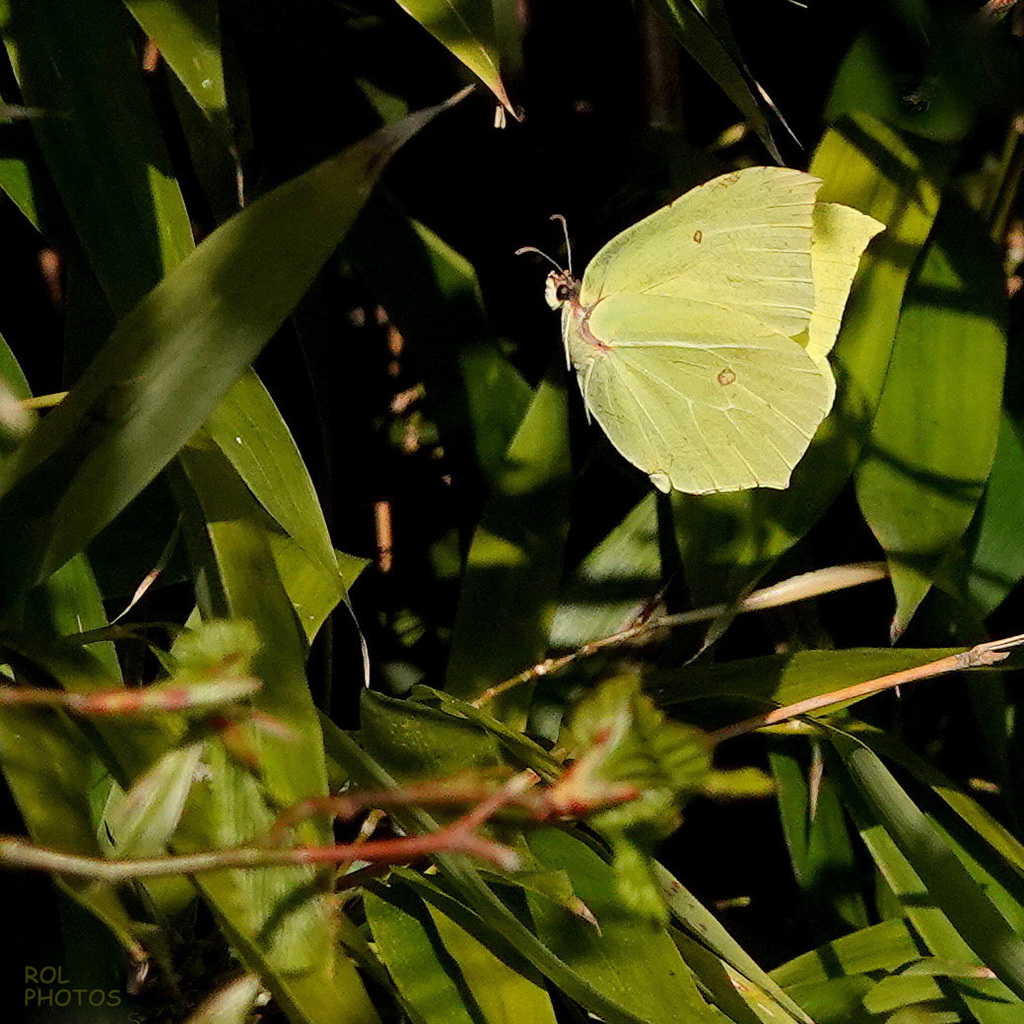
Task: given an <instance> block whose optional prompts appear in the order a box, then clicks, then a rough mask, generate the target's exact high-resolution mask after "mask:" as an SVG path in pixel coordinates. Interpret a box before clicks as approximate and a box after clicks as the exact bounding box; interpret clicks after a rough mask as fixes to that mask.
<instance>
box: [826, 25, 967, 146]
mask: <svg viewBox="0 0 1024 1024" xmlns="http://www.w3.org/2000/svg"><path fill="white" fill-rule="evenodd" d="M933 29H934V26H933ZM928 49H929V52H928V54H927V56H925V58H924V59H925V60H929V61H930V62H931V63H932V64H933V68H932V69H930V70H929V71H924V72H922V69H921V67H920V61H921V58H922V55H921V54H920V53H915V52H913V50H912V48H910V47H905V46H901V47H896V46H892V45H891V44H890V45H888V46H886V45H885V43H884V42H883V41H882V40H880V39H879V38H878V37H877V36H874V35H870V34H869V35H862V36H860V37H859V38H858V39H856V40H855V41H854V44H853V46H851V47H850V51H849V53H847V55H846V57H845V59H844V60H843V63H842V64H841V65H840V68H839V74H838V75H837V76H836V80H835V83H834V84H833V86H832V95H831V96H830V97H829V101H828V107H827V108H826V111H825V116H826V117H827V118H828V120H829V121H836V120H838V119H839V118H841V117H844V116H849V115H851V114H870V115H871V116H873V117H876V118H878V119H879V120H880V121H884V122H885V123H886V124H890V125H892V126H893V127H894V128H898V129H901V130H903V131H908V132H913V133H915V134H916V135H922V136H924V137H925V138H928V139H932V140H934V141H935V142H946V143H952V142H959V141H960V140H961V139H962V138H963V137H964V136H965V135H966V134H967V132H968V131H969V130H970V128H971V124H972V122H973V120H974V107H973V104H971V103H970V102H969V101H968V99H967V97H966V96H965V94H964V90H963V89H962V88H957V86H959V85H960V83H959V82H956V81H955V80H952V79H951V78H950V76H949V75H948V74H943V73H942V71H943V70H946V69H944V68H942V66H941V60H942V58H941V56H940V55H939V54H938V53H937V52H936V51H935V49H933V48H931V47H929V48H928Z"/></svg>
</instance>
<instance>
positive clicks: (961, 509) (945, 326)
mask: <svg viewBox="0 0 1024 1024" xmlns="http://www.w3.org/2000/svg"><path fill="white" fill-rule="evenodd" d="M1005 293H1006V289H1005V285H1004V280H1003V274H1002V270H1001V268H1000V265H999V259H998V256H997V254H996V252H995V250H994V248H993V247H992V245H991V243H990V242H989V239H988V235H987V232H986V231H985V229H984V226H983V225H982V224H981V223H980V222H979V221H978V220H977V219H976V218H975V217H974V216H973V215H972V214H971V213H970V212H969V211H968V210H966V209H965V208H964V207H963V206H962V205H961V204H958V203H956V202H955V201H953V200H950V201H949V202H947V203H946V204H945V205H944V206H943V210H942V213H941V214H940V215H939V217H938V219H937V220H936V223H935V230H934V232H933V234H932V238H931V241H930V243H929V246H928V249H927V252H926V253H925V256H924V259H923V261H922V264H921V267H920V269H919V271H918V273H917V276H916V277H915V279H914V281H913V283H912V284H911V286H910V289H909V290H908V293H907V297H906V299H905V301H904V305H903V311H902V313H901V314H900V323H899V327H898V328H897V331H896V339H895V343H894V346H893V354H892V362H891V363H890V365H889V371H888V373H887V374H886V378H885V387H884V388H883V391H882V397H881V400H880V402H879V405H878V410H877V412H876V414H875V420H874V424H873V425H872V428H871V437H870V439H869V441H868V444H867V447H866V449H865V453H864V457H863V459H862V461H861V464H860V466H859V467H858V468H857V473H856V484H857V499H858V501H859V503H860V507H861V510H862V511H863V513H864V518H865V519H866V520H867V522H868V524H869V525H870V527H871V529H872V531H873V532H874V534H875V536H876V537H877V538H878V541H879V543H880V544H881V545H882V547H883V549H884V550H885V552H886V555H887V556H888V558H889V566H890V572H891V576H892V582H893V587H894V589H895V591H896V615H895V617H894V619H893V623H892V632H893V636H894V637H898V636H899V635H900V634H901V633H902V632H903V630H904V629H905V628H906V626H907V623H908V622H909V620H910V617H911V616H912V615H913V613H914V611H915V609H916V608H917V606H918V605H919V604H920V602H921V600H922V599H923V598H924V596H925V594H926V593H927V592H928V589H929V587H930V586H931V583H932V581H933V580H934V579H935V578H936V575H937V574H939V573H940V572H941V567H942V561H943V559H944V558H949V557H951V556H952V555H953V553H954V551H955V548H956V546H957V545H958V542H959V541H960V538H961V537H962V536H963V534H964V531H966V529H967V526H968V524H969V523H970V521H971V518H972V517H973V515H974V510H975V508H976V506H977V504H978V502H979V500H980V499H981V495H982V491H983V489H984V487H985V481H986V479H987V478H988V474H989V470H990V469H991V467H992V459H993V456H994V454H995V448H996V438H997V435H998V432H999V413H1000V404H1001V398H1002V390H1003V389H1002V379H1003V368H1004V365H1005V361H1006V336H1005V326H1004V324H1005V312H1004V310H1005V305H1006V298H1005Z"/></svg>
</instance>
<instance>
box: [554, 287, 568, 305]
mask: <svg viewBox="0 0 1024 1024" xmlns="http://www.w3.org/2000/svg"><path fill="white" fill-rule="evenodd" d="M555 298H556V299H558V301H559V302H568V300H569V299H571V298H572V289H571V288H570V287H569V286H568V285H567V284H560V285H559V286H558V287H557V288H556V289H555Z"/></svg>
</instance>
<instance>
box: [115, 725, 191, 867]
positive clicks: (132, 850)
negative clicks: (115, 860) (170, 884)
mask: <svg viewBox="0 0 1024 1024" xmlns="http://www.w3.org/2000/svg"><path fill="white" fill-rule="evenodd" d="M202 756H203V743H201V742H200V743H190V744H188V745H187V746H184V747H179V748H177V749H175V750H169V751H168V752H167V753H166V754H164V755H163V757H161V758H160V759H159V760H158V761H157V762H156V764H154V765H153V767H152V768H150V769H149V770H148V771H146V772H144V773H143V774H142V775H141V776H140V777H139V778H138V779H136V780H135V782H134V783H133V785H132V787H131V789H129V790H128V791H127V792H125V791H124V790H123V789H121V788H120V787H119V786H115V787H114V788H113V789H112V790H111V793H110V798H109V800H108V801H107V809H106V812H105V813H104V815H103V822H102V825H101V835H103V836H106V837H108V838H109V848H110V849H111V851H112V853H113V855H114V856H115V857H122V858H124V857H158V856H160V855H161V854H163V853H164V852H166V846H167V842H168V840H169V839H170V838H171V834H172V833H173V832H174V830H175V829H176V828H177V827H178V822H179V821H180V820H181V812H182V811H183V810H184V807H185V800H186V798H187V797H188V794H189V790H190V789H191V788H192V782H193V780H194V778H195V776H196V772H197V769H198V768H199V763H200V760H201V759H202Z"/></svg>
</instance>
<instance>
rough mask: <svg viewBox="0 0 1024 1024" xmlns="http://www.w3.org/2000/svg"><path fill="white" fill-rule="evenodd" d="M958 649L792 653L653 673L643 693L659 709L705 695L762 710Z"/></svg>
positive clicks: (835, 707)
mask: <svg viewBox="0 0 1024 1024" xmlns="http://www.w3.org/2000/svg"><path fill="white" fill-rule="evenodd" d="M960 650H961V649H960V648H945V647H938V648H925V649H919V650H913V649H909V648H908V649H904V650H886V649H884V648H883V649H876V648H868V649H865V650H849V651H797V652H796V653H795V654H773V655H769V656H768V657H765V658H743V659H740V660H738V661H728V662H723V663H721V664H718V665H694V666H690V667H689V668H685V669H681V670H680V669H654V670H651V671H649V672H647V673H646V674H645V678H644V682H645V689H647V690H648V691H649V692H650V693H651V694H652V696H654V698H655V700H656V702H657V703H658V704H660V705H663V706H669V705H672V704H679V703H683V702H685V701H689V700H697V699H701V698H705V697H746V698H749V699H752V700H754V701H756V702H757V704H758V705H759V707H760V708H761V709H764V708H765V707H766V706H767V705H769V704H780V705H784V704H795V703H796V702H797V701H799V700H804V699H805V698H807V697H816V696H819V695H820V694H823V693H831V692H832V691H834V690H839V689H842V688H843V687H846V686H852V685H853V684H855V683H863V682H866V681H867V680H869V679H878V678H879V677H881V676H885V675H890V674H891V673H893V672H903V671H905V670H907V669H911V668H917V667H918V666H919V665H926V664H928V663H929V662H932V661H937V660H939V659H940V658H946V657H948V656H949V655H951V654H957V653H959V651H960ZM849 704H850V702H847V703H845V704H836V705H833V706H831V707H829V708H824V709H822V711H819V712H815V714H819V715H821V714H824V715H828V714H832V713H834V712H835V711H836V710H838V709H840V708H843V707H849Z"/></svg>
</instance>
